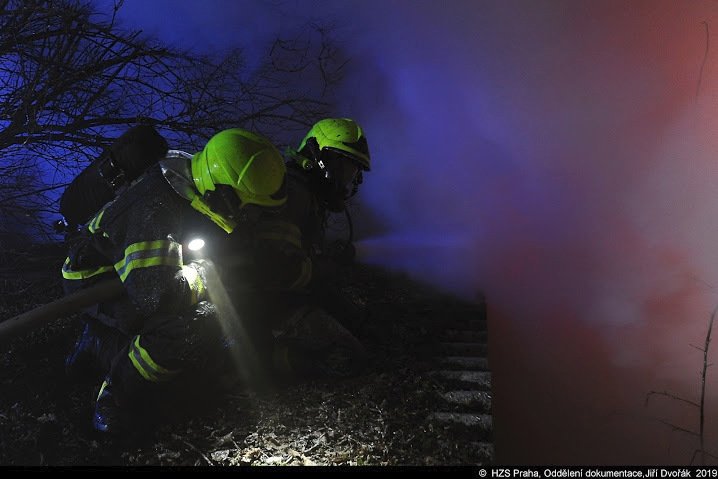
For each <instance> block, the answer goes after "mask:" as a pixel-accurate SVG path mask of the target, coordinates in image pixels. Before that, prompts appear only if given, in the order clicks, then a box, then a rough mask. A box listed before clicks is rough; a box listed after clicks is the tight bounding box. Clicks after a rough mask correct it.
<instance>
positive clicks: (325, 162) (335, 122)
mask: <svg viewBox="0 0 718 479" xmlns="http://www.w3.org/2000/svg"><path fill="white" fill-rule="evenodd" d="M288 154H289V160H288V162H287V190H288V200H287V206H286V208H284V209H283V211H282V212H281V213H280V214H281V216H282V217H283V218H286V219H287V220H288V221H290V222H291V223H293V224H295V225H297V226H298V227H299V229H300V232H301V244H302V248H303V250H304V252H305V254H306V255H307V257H308V258H309V259H310V261H311V264H312V270H311V279H310V280H308V281H307V282H306V283H305V284H304V285H303V291H304V292H305V297H304V298H303V300H304V302H303V303H302V304H301V306H299V307H297V308H295V311H294V312H293V313H292V314H291V316H290V318H289V320H288V321H286V323H285V324H284V325H283V327H282V328H280V334H279V337H280V338H282V339H283V340H284V341H285V342H286V343H287V348H286V349H287V351H288V353H286V354H288V355H289V357H290V358H291V356H292V351H293V350H297V349H302V348H306V344H312V342H315V343H316V342H317V341H319V339H320V338H326V339H325V340H324V341H325V343H326V342H327V341H329V340H330V338H342V342H343V344H344V345H347V346H348V347H347V348H346V354H345V357H344V358H343V360H342V358H341V356H340V355H338V354H333V355H334V356H335V358H334V363H333V364H332V363H331V362H330V361H323V363H322V366H323V367H325V368H326V367H333V369H334V371H333V372H334V373H339V374H344V375H349V374H353V373H355V372H357V371H358V370H360V369H361V367H362V366H363V365H364V362H365V360H366V354H365V352H364V350H363V348H361V346H360V344H359V342H358V340H356V339H354V336H353V335H352V334H351V333H350V332H349V331H351V330H354V331H356V329H358V326H359V325H358V323H359V322H360V320H359V318H358V314H357V311H356V309H357V308H356V307H355V306H354V305H353V303H351V302H350V301H348V300H347V299H346V298H344V295H343V294H342V293H341V291H340V290H339V287H338V285H339V284H340V277H343V276H346V271H347V266H350V265H351V263H352V261H353V259H354V246H353V244H352V239H353V238H352V236H353V231H352V222H351V217H350V215H349V211H348V210H347V207H346V203H347V201H348V200H349V199H350V198H352V197H353V196H354V195H355V194H356V193H357V191H358V189H359V185H360V184H361V183H362V180H363V178H362V173H363V172H364V171H369V169H370V166H371V164H370V156H369V148H368V144H367V140H366V136H365V135H364V132H363V130H362V128H361V127H360V126H359V125H358V124H357V123H356V122H355V121H354V120H352V119H349V118H325V119H323V120H320V121H318V122H317V123H315V124H314V125H313V126H312V127H311V128H310V130H309V131H308V132H307V134H306V135H305V137H304V138H303V139H302V141H301V142H300V144H299V147H298V148H297V150H291V149H290V150H288ZM332 213H345V214H346V217H347V223H348V226H349V238H348V239H347V240H335V241H333V242H328V241H327V238H326V236H327V235H326V229H327V222H328V218H329V216H330V214H332ZM316 349H317V350H321V349H322V348H320V347H319V344H317V346H316ZM324 349H326V348H324ZM330 349H331V348H330ZM333 352H334V353H336V349H334V350H333ZM281 359H282V357H281V355H280V358H279V361H281ZM275 361H277V358H275ZM294 363H296V364H294ZM294 363H292V361H288V364H287V366H286V367H287V368H288V369H297V368H300V367H302V366H301V363H300V362H299V361H295V362H294ZM309 368H311V365H310V366H309Z"/></svg>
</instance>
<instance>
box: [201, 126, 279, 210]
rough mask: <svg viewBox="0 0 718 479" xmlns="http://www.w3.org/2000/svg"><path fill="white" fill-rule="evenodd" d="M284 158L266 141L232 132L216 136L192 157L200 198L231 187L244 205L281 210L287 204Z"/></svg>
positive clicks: (236, 130) (250, 135)
mask: <svg viewBox="0 0 718 479" xmlns="http://www.w3.org/2000/svg"><path fill="white" fill-rule="evenodd" d="M285 173H286V167H285V166H284V161H283V160H282V155H281V154H280V153H279V151H278V150H277V149H276V148H275V147H274V145H272V143H271V142H270V141H269V140H268V139H267V138H265V137H263V136H261V135H258V134H256V133H252V132H249V131H247V130H242V129H240V128H232V129H229V130H224V131H221V132H219V133H217V134H216V135H214V136H213V137H212V138H210V140H209V141H208V142H207V144H206V145H205V147H204V149H203V150H202V151H201V152H199V153H196V154H195V155H194V156H193V157H192V178H193V179H194V184H195V185H196V186H197V189H198V190H199V192H200V194H202V195H204V194H205V192H207V191H214V190H215V187H216V185H228V186H231V187H232V188H233V189H234V191H235V193H236V194H237V196H239V198H240V199H241V200H242V204H256V205H260V206H279V205H282V204H284V203H285V202H286V201H287V193H286V188H285V185H284V181H285Z"/></svg>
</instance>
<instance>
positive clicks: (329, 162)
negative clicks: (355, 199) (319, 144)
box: [321, 148, 359, 188]
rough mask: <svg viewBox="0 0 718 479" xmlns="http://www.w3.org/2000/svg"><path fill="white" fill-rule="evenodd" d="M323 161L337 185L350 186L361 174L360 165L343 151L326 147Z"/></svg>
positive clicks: (322, 157) (323, 151) (323, 152)
mask: <svg viewBox="0 0 718 479" xmlns="http://www.w3.org/2000/svg"><path fill="white" fill-rule="evenodd" d="M321 161H322V163H324V167H325V168H326V170H327V171H328V172H329V173H330V175H331V177H332V178H333V180H334V182H335V184H336V185H337V186H341V187H344V188H348V187H349V185H351V184H352V183H354V180H355V179H356V177H357V174H359V165H358V164H357V163H356V161H354V159H353V158H351V157H349V156H347V155H346V154H345V153H343V152H340V151H336V150H330V149H328V148H325V149H324V150H322V156H321Z"/></svg>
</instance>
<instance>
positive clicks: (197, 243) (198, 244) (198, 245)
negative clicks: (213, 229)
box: [187, 238, 204, 251]
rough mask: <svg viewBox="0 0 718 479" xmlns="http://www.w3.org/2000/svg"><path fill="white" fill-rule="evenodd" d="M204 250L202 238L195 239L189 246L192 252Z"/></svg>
mask: <svg viewBox="0 0 718 479" xmlns="http://www.w3.org/2000/svg"><path fill="white" fill-rule="evenodd" d="M202 248H204V240H203V239H202V238H194V239H193V240H191V241H190V242H189V243H188V244H187V249H189V250H190V251H199V250H201V249H202Z"/></svg>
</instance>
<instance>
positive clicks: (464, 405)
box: [441, 390, 491, 414]
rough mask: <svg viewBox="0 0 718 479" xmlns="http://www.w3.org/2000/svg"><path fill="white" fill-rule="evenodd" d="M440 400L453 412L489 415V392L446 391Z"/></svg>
mask: <svg viewBox="0 0 718 479" xmlns="http://www.w3.org/2000/svg"><path fill="white" fill-rule="evenodd" d="M441 398H442V399H443V400H444V401H445V402H446V403H447V409H450V410H451V411H453V412H480V413H483V414H491V391H466V390H462V391H447V392H445V393H442V394H441Z"/></svg>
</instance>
